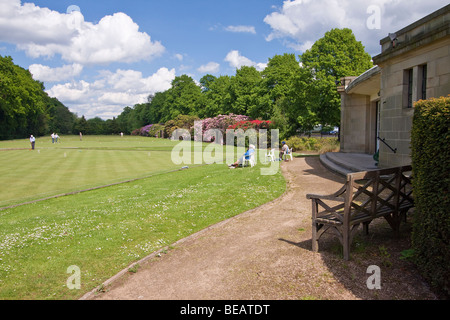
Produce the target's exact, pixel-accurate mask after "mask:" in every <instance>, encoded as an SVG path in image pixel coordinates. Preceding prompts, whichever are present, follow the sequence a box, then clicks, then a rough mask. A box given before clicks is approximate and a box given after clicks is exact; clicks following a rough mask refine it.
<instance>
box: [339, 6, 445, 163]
mask: <svg viewBox="0 0 450 320" xmlns="http://www.w3.org/2000/svg"><path fill="white" fill-rule="evenodd" d="M380 44H381V53H380V54H379V55H377V56H375V57H373V62H374V64H375V65H376V66H375V67H373V68H372V69H370V70H368V71H366V72H365V73H363V74H362V75H360V76H359V77H346V78H342V79H341V83H340V85H339V86H338V91H339V93H340V94H341V128H340V133H341V136H340V138H341V152H343V153H365V154H374V153H376V152H377V150H379V166H380V167H394V166H400V165H405V164H410V163H411V151H410V139H411V128H412V118H413V114H414V103H415V102H416V101H418V100H420V99H429V98H432V97H436V98H437V97H441V96H447V95H449V94H450V5H447V6H445V7H443V8H441V9H440V10H437V11H435V12H434V13H432V14H430V15H428V16H426V17H424V18H422V19H420V20H418V21H416V22H414V23H413V24H411V25H409V26H407V27H405V28H403V29H401V30H399V31H397V32H395V33H392V34H389V36H388V37H386V38H384V39H382V40H381V41H380Z"/></svg>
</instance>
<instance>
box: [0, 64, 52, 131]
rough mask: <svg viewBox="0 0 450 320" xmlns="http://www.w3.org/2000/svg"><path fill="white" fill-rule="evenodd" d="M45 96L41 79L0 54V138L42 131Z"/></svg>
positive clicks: (46, 121) (45, 120)
mask: <svg viewBox="0 0 450 320" xmlns="http://www.w3.org/2000/svg"><path fill="white" fill-rule="evenodd" d="M47 98H48V96H47V94H46V93H45V92H44V85H43V83H42V82H39V81H36V80H34V79H33V77H32V75H31V73H30V72H29V71H28V70H25V69H24V68H22V67H19V66H17V65H15V64H14V63H13V59H12V58H11V57H1V56H0V139H10V138H23V137H25V136H29V135H30V134H33V135H35V136H39V135H43V134H45V133H46V131H47V129H48V127H47V126H48V115H47V114H46V110H45V109H46V101H47Z"/></svg>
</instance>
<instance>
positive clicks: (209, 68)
mask: <svg viewBox="0 0 450 320" xmlns="http://www.w3.org/2000/svg"><path fill="white" fill-rule="evenodd" d="M219 68H220V64H218V63H217V62H209V63H207V64H205V65H202V66H200V68H198V69H197V71H198V72H201V73H217V72H219Z"/></svg>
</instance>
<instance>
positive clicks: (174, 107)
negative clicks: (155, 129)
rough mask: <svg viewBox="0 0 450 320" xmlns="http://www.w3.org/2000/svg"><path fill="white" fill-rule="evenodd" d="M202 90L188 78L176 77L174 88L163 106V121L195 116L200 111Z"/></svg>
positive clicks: (173, 83) (168, 93) (170, 90)
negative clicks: (182, 116) (180, 116)
mask: <svg viewBox="0 0 450 320" xmlns="http://www.w3.org/2000/svg"><path fill="white" fill-rule="evenodd" d="M201 94H202V92H201V88H200V87H199V86H198V85H197V84H196V83H195V81H194V80H193V79H192V78H191V77H189V76H187V75H185V74H184V75H181V76H179V77H175V79H174V80H173V81H172V87H171V88H170V89H169V90H168V91H167V96H166V100H165V103H164V106H163V117H162V119H161V120H162V121H164V122H165V121H168V120H171V119H175V118H176V117H177V116H178V115H180V114H181V115H195V114H196V113H197V111H198V109H199V102H200V100H201V99H200V98H201Z"/></svg>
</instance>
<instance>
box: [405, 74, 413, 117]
mask: <svg viewBox="0 0 450 320" xmlns="http://www.w3.org/2000/svg"><path fill="white" fill-rule="evenodd" d="M405 75H406V81H407V82H406V85H407V95H408V96H407V101H406V107H407V108H412V106H413V69H408V70H406V72H405Z"/></svg>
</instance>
